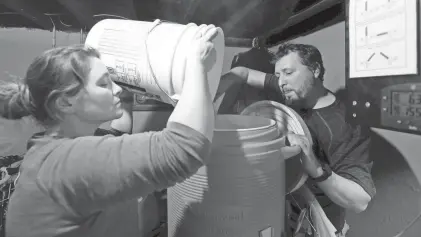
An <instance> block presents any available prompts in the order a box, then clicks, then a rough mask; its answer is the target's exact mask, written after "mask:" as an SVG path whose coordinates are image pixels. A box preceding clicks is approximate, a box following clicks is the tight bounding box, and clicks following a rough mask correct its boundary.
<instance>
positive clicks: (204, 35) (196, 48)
mask: <svg viewBox="0 0 421 237" xmlns="http://www.w3.org/2000/svg"><path fill="white" fill-rule="evenodd" d="M217 35H218V28H216V27H215V26H214V25H207V26H206V25H201V26H199V30H198V31H197V33H196V35H195V37H194V38H193V40H192V44H191V47H190V52H189V57H192V58H191V59H193V60H198V61H199V62H200V63H201V64H202V65H203V66H204V68H205V70H206V72H208V71H210V70H211V69H212V67H213V66H214V65H215V63H216V51H215V48H214V45H213V43H212V40H213V39H214V38H215V37H216V36H217Z"/></svg>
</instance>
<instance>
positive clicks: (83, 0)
mask: <svg viewBox="0 0 421 237" xmlns="http://www.w3.org/2000/svg"><path fill="white" fill-rule="evenodd" d="M12 1H13V0H12ZM57 1H58V2H59V3H60V4H61V5H62V6H63V7H65V8H66V9H67V10H68V11H69V12H70V13H71V14H73V16H74V17H75V18H76V19H77V21H78V22H79V23H80V24H81V25H82V26H84V27H87V28H88V29H90V28H91V27H92V26H94V25H95V23H96V21H95V19H94V17H93V16H94V15H95V12H94V11H93V10H92V7H93V6H92V1H91V0H57Z"/></svg>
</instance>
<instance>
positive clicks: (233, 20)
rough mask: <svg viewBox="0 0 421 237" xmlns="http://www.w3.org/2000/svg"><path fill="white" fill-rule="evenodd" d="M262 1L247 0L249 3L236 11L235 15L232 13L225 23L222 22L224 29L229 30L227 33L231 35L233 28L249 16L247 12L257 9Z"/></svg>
mask: <svg viewBox="0 0 421 237" xmlns="http://www.w3.org/2000/svg"><path fill="white" fill-rule="evenodd" d="M260 3H261V1H260V0H250V1H248V2H247V4H246V5H245V6H244V7H242V8H241V9H239V10H238V11H236V12H235V13H234V15H232V16H231V17H230V18H229V19H228V20H227V21H226V22H225V23H223V24H222V29H223V30H224V31H225V32H227V35H229V34H230V33H231V31H232V29H233V28H234V27H235V26H236V25H237V24H238V23H239V22H241V20H242V19H243V18H244V17H245V16H247V14H248V13H249V12H250V11H251V10H253V9H255V8H256V7H257V6H258V5H259V4H260Z"/></svg>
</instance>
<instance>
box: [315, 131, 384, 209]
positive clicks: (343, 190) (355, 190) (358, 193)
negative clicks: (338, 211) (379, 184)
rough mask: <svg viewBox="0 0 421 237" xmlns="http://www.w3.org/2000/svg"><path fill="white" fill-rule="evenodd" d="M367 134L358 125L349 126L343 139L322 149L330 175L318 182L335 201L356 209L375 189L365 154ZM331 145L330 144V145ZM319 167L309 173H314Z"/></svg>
mask: <svg viewBox="0 0 421 237" xmlns="http://www.w3.org/2000/svg"><path fill="white" fill-rule="evenodd" d="M369 144H370V138H369V137H368V136H365V135H362V134H361V128H359V127H358V128H356V129H354V130H352V135H351V136H349V138H347V139H344V140H343V141H341V142H340V144H339V145H338V146H337V147H336V148H334V149H332V148H331V149H332V150H334V151H332V152H330V151H329V150H328V149H329V147H326V145H327V144H324V147H325V149H324V150H325V151H326V152H327V154H329V153H330V154H329V156H330V157H329V160H331V161H332V164H331V167H332V175H331V176H330V177H329V178H328V179H326V180H325V181H322V182H319V183H318V186H319V187H320V189H322V190H323V192H324V193H325V194H326V195H327V196H328V197H329V198H330V199H331V200H332V201H333V202H334V203H336V204H338V205H340V206H342V207H344V208H346V209H350V210H353V211H355V212H357V213H359V212H362V211H364V210H365V209H366V208H367V206H368V204H369V202H370V201H371V199H372V198H373V197H374V195H375V193H376V189H375V187H374V183H373V180H372V177H371V167H372V164H373V163H372V161H371V160H370V158H369V149H368V148H369ZM331 147H332V146H331ZM322 172H323V171H322V170H321V168H318V169H317V170H316V173H314V174H310V175H311V176H313V177H318V176H320V175H321V173H322Z"/></svg>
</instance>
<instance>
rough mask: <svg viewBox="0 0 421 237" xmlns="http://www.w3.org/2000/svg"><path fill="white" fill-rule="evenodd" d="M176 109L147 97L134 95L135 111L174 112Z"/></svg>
mask: <svg viewBox="0 0 421 237" xmlns="http://www.w3.org/2000/svg"><path fill="white" fill-rule="evenodd" d="M173 109H174V107H173V106H172V105H170V104H166V103H163V102H161V101H157V100H153V99H150V98H149V97H147V96H145V95H140V94H134V103H133V111H172V110H173Z"/></svg>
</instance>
